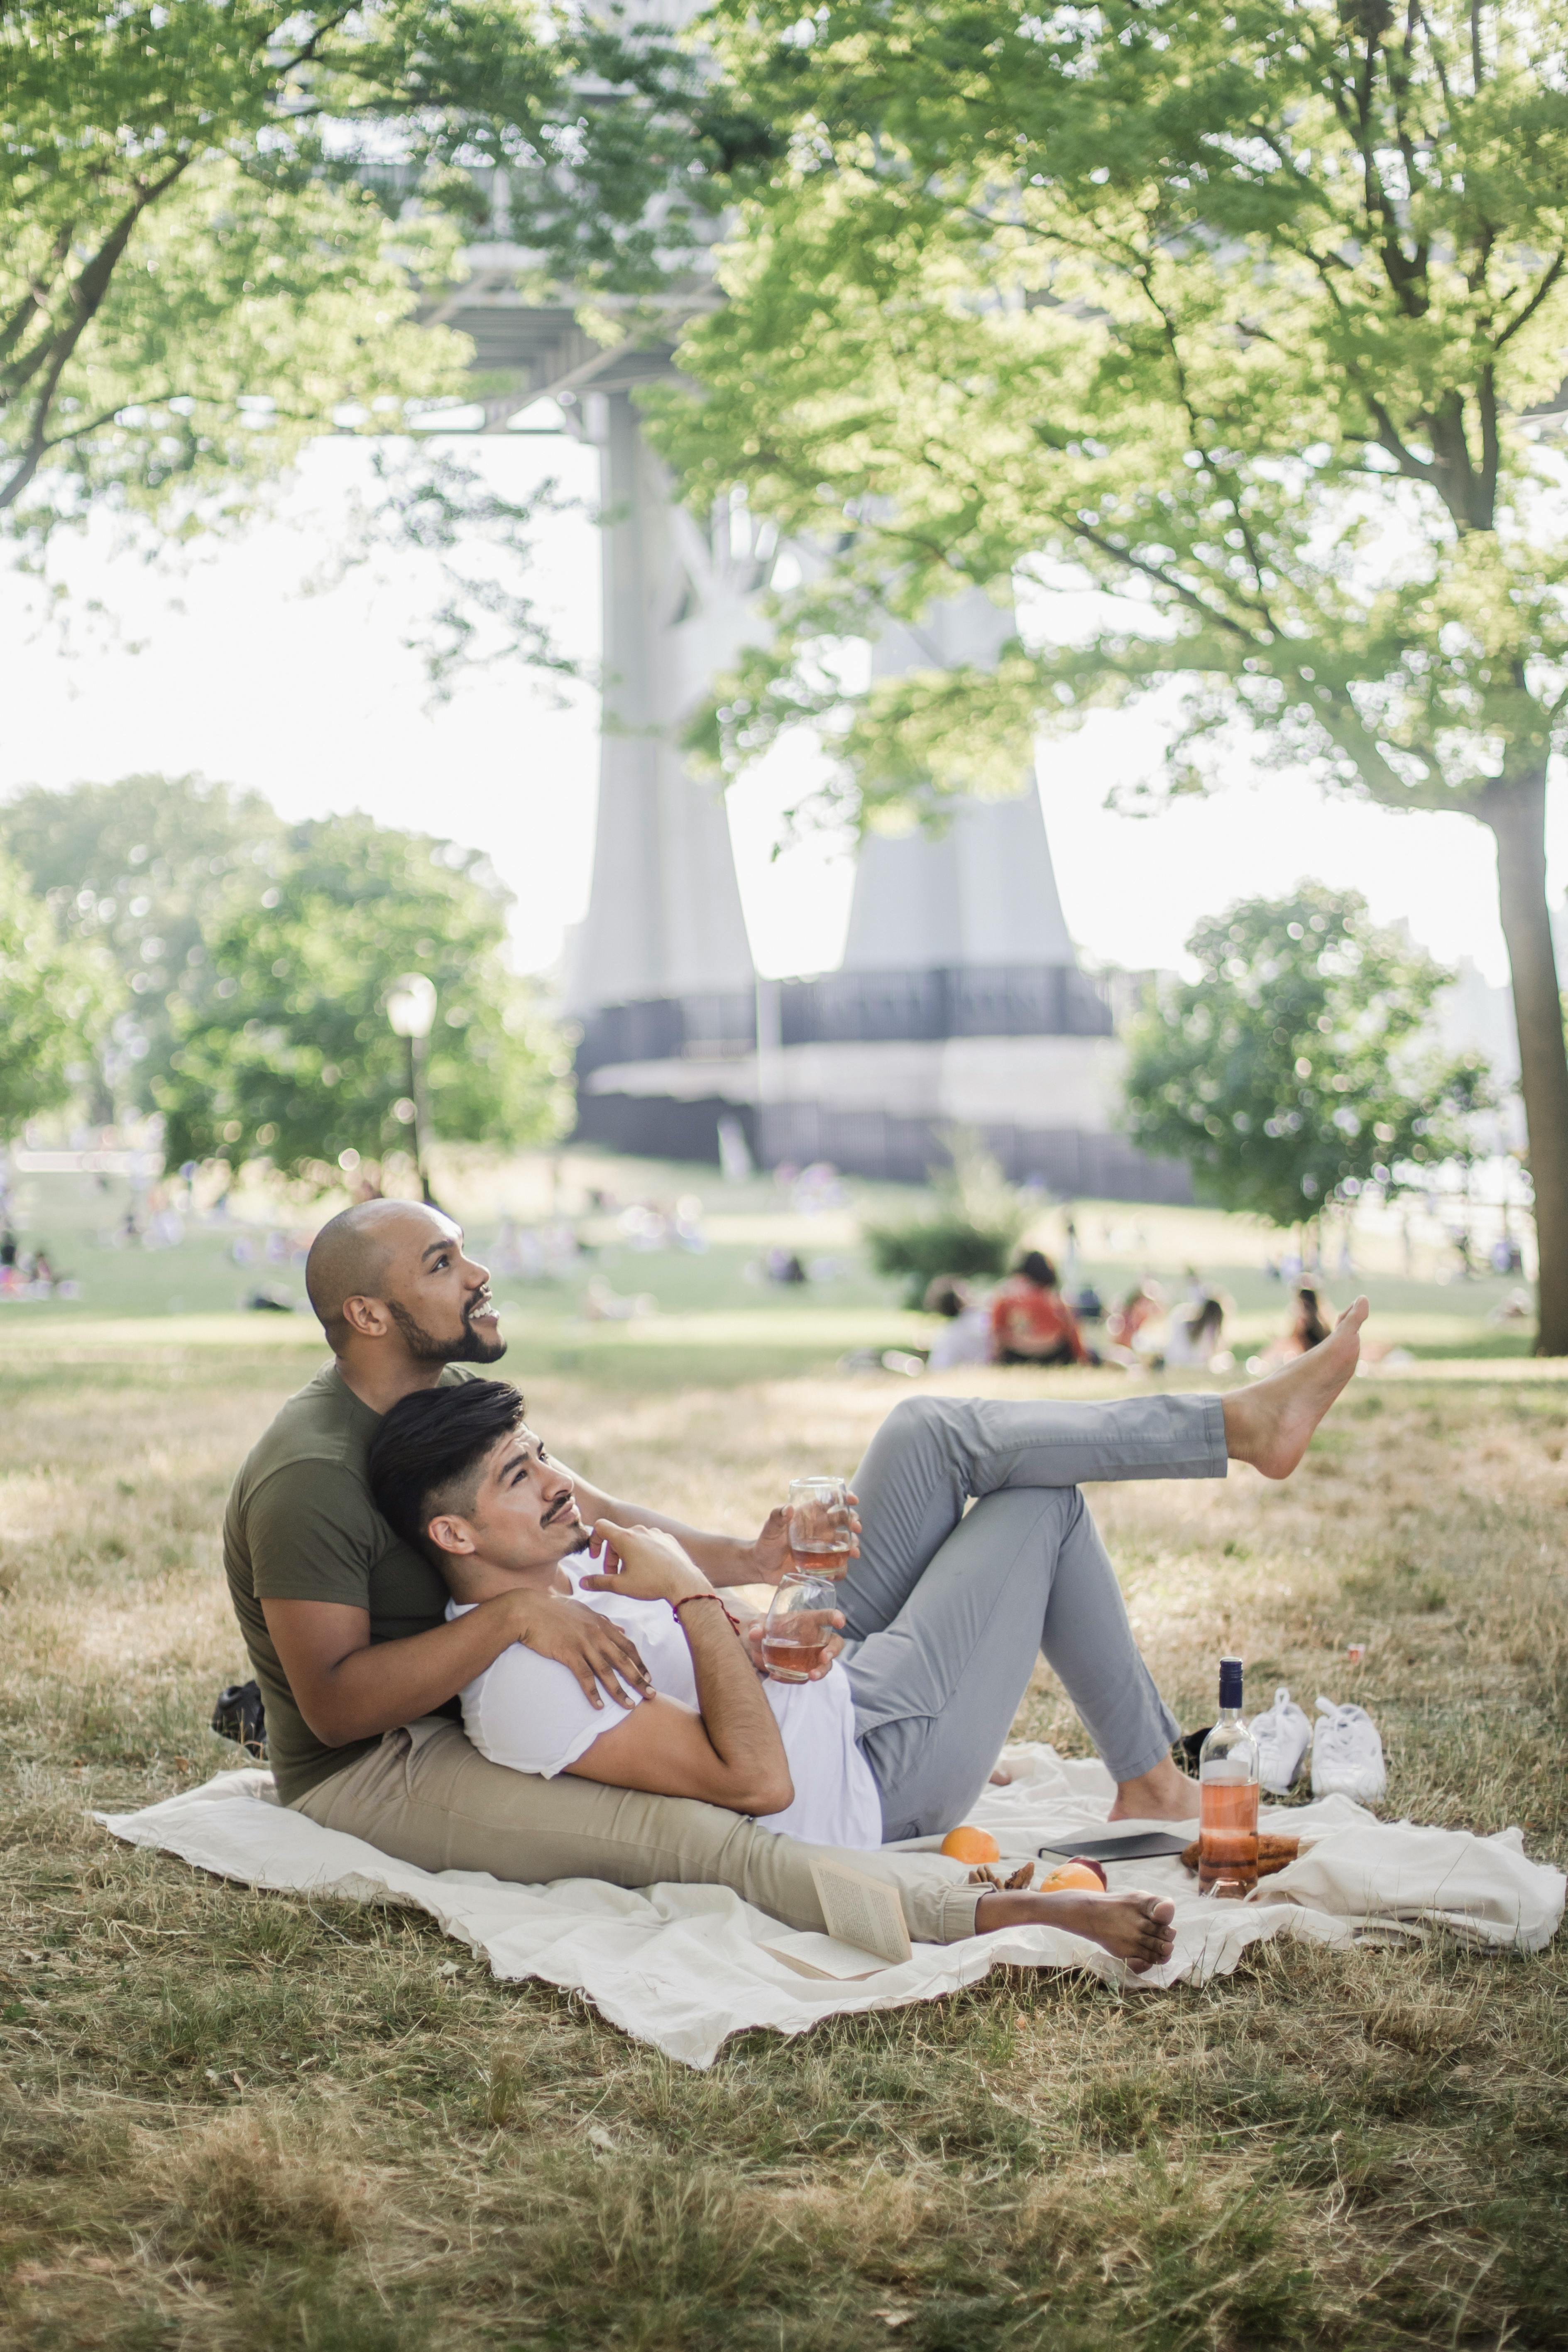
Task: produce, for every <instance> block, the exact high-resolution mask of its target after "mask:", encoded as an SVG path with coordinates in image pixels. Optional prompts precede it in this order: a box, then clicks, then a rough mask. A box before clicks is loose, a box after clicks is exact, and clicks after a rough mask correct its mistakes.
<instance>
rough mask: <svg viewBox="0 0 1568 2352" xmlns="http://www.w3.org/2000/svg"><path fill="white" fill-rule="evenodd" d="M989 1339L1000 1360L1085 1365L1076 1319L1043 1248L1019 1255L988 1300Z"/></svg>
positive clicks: (1087, 1359)
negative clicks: (1011, 1268)
mask: <svg viewBox="0 0 1568 2352" xmlns="http://www.w3.org/2000/svg"><path fill="white" fill-rule="evenodd" d="M991 1344H992V1349H993V1352H994V1359H995V1360H996V1362H997V1363H999V1364H1088V1363H1091V1362H1092V1361H1093V1360H1094V1359H1093V1358H1092V1357H1091V1356H1090V1354H1089V1349H1087V1348H1086V1347H1085V1346H1084V1343H1083V1334H1082V1333H1081V1332H1080V1331H1079V1328H1078V1318H1077V1316H1076V1315H1075V1314H1074V1313H1073V1311H1072V1308H1071V1307H1069V1306H1068V1303H1067V1300H1066V1299H1065V1298H1064V1297H1062V1294H1061V1286H1060V1285H1059V1284H1058V1280H1057V1270H1056V1267H1055V1266H1054V1265H1052V1264H1051V1262H1050V1259H1049V1258H1048V1257H1047V1256H1046V1255H1045V1253H1044V1252H1043V1251H1042V1250H1029V1251H1028V1252H1027V1253H1026V1255H1025V1256H1024V1257H1022V1258H1021V1259H1020V1260H1019V1263H1018V1269H1017V1272H1016V1274H1011V1275H1009V1276H1008V1277H1007V1279H1006V1281H1005V1283H1003V1284H1002V1286H1001V1287H1000V1288H999V1289H998V1291H997V1293H996V1296H995V1297H994V1299H993V1300H992V1302H991Z"/></svg>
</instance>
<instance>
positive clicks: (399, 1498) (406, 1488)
mask: <svg viewBox="0 0 1568 2352" xmlns="http://www.w3.org/2000/svg"><path fill="white" fill-rule="evenodd" d="M527 1411H528V1407H527V1405H526V1403H525V1402H524V1401H523V1399H522V1397H521V1394H520V1393H519V1391H517V1390H516V1389H514V1388H513V1387H512V1385H511V1382H510V1381H453V1382H452V1383H451V1384H450V1386H448V1387H445V1388H434V1389H416V1391H415V1392H414V1394H413V1395H412V1396H405V1397H403V1398H400V1399H399V1401H398V1402H397V1403H396V1404H395V1405H394V1406H393V1408H392V1411H391V1412H388V1413H385V1414H384V1415H383V1417H382V1423H381V1427H380V1428H379V1429H378V1430H377V1431H376V1433H375V1435H374V1437H373V1438H372V1440H371V1443H370V1464H369V1469H370V1491H371V1494H372V1496H374V1500H375V1507H376V1509H377V1510H378V1511H379V1512H380V1513H381V1516H382V1517H383V1518H384V1520H385V1521H386V1522H387V1525H388V1526H389V1527H390V1528H392V1530H393V1532H394V1534H395V1535H400V1536H401V1537H402V1538H403V1540H404V1542H405V1543H409V1544H412V1545H413V1546H414V1548H415V1549H416V1551H421V1552H424V1553H425V1554H426V1557H427V1558H428V1557H429V1555H430V1550H431V1547H430V1544H429V1541H428V1539H427V1538H426V1532H425V1531H426V1528H428V1526H429V1524H430V1522H431V1520H432V1519H433V1518H435V1517H436V1516H437V1513H439V1512H441V1511H462V1512H468V1511H471V1510H472V1509H473V1507H474V1497H475V1496H476V1495H477V1494H478V1492H479V1471H480V1468H481V1467H482V1465H483V1464H484V1461H485V1458H486V1456H487V1455H488V1454H489V1453H491V1451H492V1450H493V1449H494V1447H495V1446H496V1445H497V1444H499V1442H500V1439H501V1438H503V1437H507V1436H510V1433H511V1432H512V1431H513V1430H514V1429H515V1428H516V1427H517V1426H518V1424H519V1423H520V1422H521V1420H522V1418H523V1416H524V1414H525V1413H526V1412H527Z"/></svg>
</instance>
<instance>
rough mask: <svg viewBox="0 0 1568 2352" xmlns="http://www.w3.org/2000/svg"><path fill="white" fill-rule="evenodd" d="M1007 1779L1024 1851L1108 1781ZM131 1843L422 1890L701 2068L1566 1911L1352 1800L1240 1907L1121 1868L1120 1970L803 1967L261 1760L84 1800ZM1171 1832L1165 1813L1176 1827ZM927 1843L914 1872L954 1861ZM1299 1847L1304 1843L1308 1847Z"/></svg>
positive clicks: (724, 1904)
mask: <svg viewBox="0 0 1568 2352" xmlns="http://www.w3.org/2000/svg"><path fill="white" fill-rule="evenodd" d="M1003 1760H1004V1761H1005V1763H1006V1765H1007V1766H1008V1767H1009V1769H1011V1770H1012V1772H1013V1774H1014V1776H1015V1777H1014V1780H1013V1782H1012V1785H1011V1786H1010V1787H1008V1788H1005V1789H988V1790H986V1791H985V1794H984V1796H983V1797H982V1798H981V1799H980V1800H979V1801H977V1803H976V1804H975V1806H974V1808H973V1814H972V1816H971V1818H972V1819H973V1821H974V1822H976V1823H978V1824H981V1825H983V1826H984V1827H985V1828H988V1829H989V1830H990V1831H991V1832H992V1834H993V1836H994V1838H995V1840H996V1842H997V1844H998V1845H999V1846H1000V1847H1001V1849H1002V1853H1003V1855H1004V1857H1012V1858H1016V1859H1020V1860H1021V1859H1023V1858H1025V1857H1028V1858H1030V1859H1033V1857H1034V1855H1035V1853H1036V1852H1037V1848H1038V1847H1039V1845H1040V1843H1041V1841H1042V1838H1043V1837H1044V1836H1045V1835H1047V1834H1049V1835H1050V1836H1051V1837H1052V1838H1053V1840H1055V1839H1056V1838H1057V1837H1058V1832H1062V1831H1070V1830H1077V1831H1079V1832H1082V1833H1084V1834H1086V1835H1087V1834H1089V1832H1092V1831H1094V1830H1097V1829H1102V1828H1103V1826H1104V1823H1105V1819H1106V1815H1107V1813H1108V1812H1109V1810H1110V1798H1111V1782H1110V1776H1109V1774H1108V1773H1107V1772H1106V1771H1105V1769H1104V1768H1103V1766H1101V1765H1100V1764H1099V1763H1096V1762H1093V1761H1089V1762H1083V1761H1068V1760H1065V1759H1062V1758H1060V1757H1058V1755H1057V1754H1056V1753H1055V1751H1054V1750H1053V1749H1052V1748H1046V1747H1040V1746H1034V1745H1031V1746H1025V1747H1017V1748H1009V1749H1007V1751H1006V1753H1005V1758H1004V1759H1003ZM95 1818H96V1819H97V1820H99V1821H100V1822H102V1823H103V1825H104V1826H105V1828H107V1829H109V1830H110V1831H111V1832H113V1834H114V1835H115V1836H116V1837H118V1838H123V1839H125V1840H126V1841H127V1843H130V1844H132V1845H146V1846H155V1847H157V1848H159V1849H160V1850H161V1851H162V1852H163V1853H174V1854H178V1855H180V1856H181V1858H182V1859H183V1860H184V1861H186V1862H189V1863H194V1864H196V1865H197V1867H198V1868H200V1869H203V1870H210V1871H214V1872H216V1873H217V1874H219V1875H220V1876H222V1877H225V1878H232V1879H237V1880H238V1881H240V1882H241V1883H242V1884H243V1885H247V1886H258V1887H278V1888H284V1889H289V1890H290V1891H293V1892H296V1893H300V1894H310V1895H339V1896H342V1897H343V1898H345V1899H347V1900H349V1901H352V1902H362V1903H379V1902H400V1903H413V1904H416V1905H417V1906H419V1907H420V1909H422V1910H425V1911H427V1912H429V1913H430V1915H431V1916H432V1917H434V1918H435V1919H437V1920H438V1921H439V1923H440V1925H441V1927H443V1928H444V1929H445V1930H446V1932H447V1935H449V1936H452V1937H457V1938H458V1940H459V1941H460V1942H462V1943H465V1944H467V1945H468V1947H469V1948H471V1949H472V1950H473V1951H475V1952H478V1953H481V1954H482V1955H483V1956H484V1958H486V1959H487V1960H488V1961H489V1966H490V1969H491V1971H492V1973H493V1974H494V1975H495V1976H496V1977H498V1978H500V1979H502V1980H503V1981H505V1982H509V1983H510V1982H517V1981H519V1980H520V1979H524V1978H528V1977H542V1978H543V1979H545V1981H546V1982H547V1983H550V1984H556V1985H562V1986H566V1987H569V1988H572V1989H574V1990H578V1991H581V1992H584V1993H585V1994H586V1995H587V1997H588V1999H589V2000H591V2001H592V2002H593V2003H594V2005H595V2008H596V2009H597V2010H598V2011H600V2013H601V2014H602V2015H603V2016H605V2017H606V2018H608V2019H609V2020H610V2021H611V2022H612V2023H614V2024H616V2025H618V2026H621V2027H622V2028H624V2030H625V2031H626V2032H628V2033H632V2034H636V2035H637V2037H638V2038H639V2039H640V2040H642V2041H644V2042H652V2043H654V2045H655V2046H656V2047H657V2048H658V2049H660V2050H663V2051H665V2052H667V2053H668V2054H669V2056H671V2057H672V2058H679V2059H683V2060H685V2061H686V2063H688V2064H689V2065H693V2066H708V2065H710V2064H711V2063H712V2062H713V2060H714V2058H715V2057H716V2056H717V2054H718V2052H719V2050H720V2047H721V2044H722V2043H723V2042H724V2041H725V2039H726V2037H727V2036H728V2035H730V2034H731V2033H739V2032H744V2031H745V2030H747V2029H748V2028H750V2027H753V2026H759V2025H766V2026H772V2027H773V2028H774V2029H775V2031H777V2032H780V2033H804V2032H806V2031H807V2030H808V2029H809V2028H810V2027H811V2026H813V2025H816V2023H817V2022H818V2021H820V2020H821V2019H822V2018H824V2017H829V2016H832V2015H835V2014H837V2013H841V2012H844V2011H858V2010H866V2009H899V2008H903V2007H905V2006H907V2005H908V2004H909V2003H910V2002H911V2001H916V2000H931V1999H933V1998H935V1997H936V1996H937V1995H939V1994H942V1993H947V1992H953V1991H956V1990H958V1988H959V1987H960V1986H962V1985H968V1984H973V1983H974V1981H975V1980H976V1979H977V1978H980V1977H983V1976H984V1975H985V1974H986V1973H987V1971H988V1970H989V1969H993V1968H995V1967H998V1966H1001V1965H1009V1966H1012V1967H1017V1968H1081V1969H1093V1970H1094V1971H1095V1972H1096V1973H1097V1974H1098V1975H1100V1976H1102V1977H1104V1978H1107V1979H1110V1981H1111V1982H1125V1983H1126V1985H1127V1986H1128V1987H1129V1989H1131V1988H1138V1989H1140V1990H1157V1989H1158V1988H1160V1987H1161V1986H1163V1985H1170V1984H1177V1983H1180V1982H1181V1981H1182V1980H1183V1979H1184V1978H1189V1977H1190V1978H1193V1979H1195V1980H1197V1981H1198V1982H1203V1981H1204V1980H1205V1979H1208V1978H1210V1977H1212V1976H1215V1975H1228V1974H1229V1972H1230V1971H1231V1970H1232V1969H1234V1968H1235V1967H1236V1965H1237V1961H1238V1959H1239V1958H1240V1957H1241V1955H1242V1953H1243V1952H1244V1951H1245V1950H1246V1948H1247V1946H1248V1945H1249V1944H1254V1943H1258V1942H1261V1941H1263V1940H1265V1939H1266V1938H1267V1937H1271V1936H1281V1935H1291V1936H1305V1937H1310V1938H1311V1939H1312V1940H1313V1941H1314V1942H1318V1943H1324V1944H1338V1945H1349V1944H1352V1943H1354V1942H1356V1941H1358V1940H1360V1939H1363V1938H1364V1937H1367V1936H1369V1935H1372V1936H1380V1937H1386V1936H1394V1937H1400V1936H1415V1937H1419V1936H1422V1935H1425V1934H1426V1933H1427V1932H1429V1930H1430V1929H1431V1928H1432V1927H1435V1926H1442V1927H1447V1928H1450V1929H1452V1930H1453V1931H1454V1932H1455V1933H1457V1934H1458V1935H1460V1936H1463V1937H1466V1938H1467V1939H1468V1940H1469V1941H1470V1942H1472V1943H1475V1944H1478V1945H1481V1946H1484V1947H1488V1948H1492V1949H1496V1950H1503V1949H1512V1950H1516V1951H1526V1952H1534V1951H1540V1950H1541V1949H1542V1947H1543V1946H1544V1945H1546V1944H1548V1943H1549V1942H1550V1941H1551V1939H1552V1936H1553V1934H1554V1933H1555V1932H1556V1929H1557V1927H1558V1923H1559V1922H1560V1920H1561V1919H1562V1916H1563V1893H1564V1882H1563V1873H1562V1872H1561V1871H1559V1870H1553V1869H1551V1868H1549V1867H1548V1866H1547V1865H1545V1864H1542V1863H1535V1862H1531V1861H1529V1860H1527V1859H1526V1856H1525V1853H1524V1842H1523V1839H1522V1836H1521V1832H1519V1831H1518V1830H1512V1829H1510V1830H1504V1831H1502V1832H1500V1833H1499V1834H1498V1835H1497V1836H1495V1837H1485V1838H1483V1837H1474V1836H1472V1835H1471V1834H1470V1832H1468V1831H1466V1830H1434V1829H1417V1828H1413V1827H1412V1826H1411V1824H1410V1823H1409V1822H1394V1823H1388V1822H1379V1821H1377V1820H1376V1819H1375V1818H1374V1817H1373V1814H1371V1813H1369V1812H1367V1811H1365V1810H1364V1809H1363V1807H1362V1806H1360V1805H1356V1804H1353V1803H1352V1801H1350V1799H1349V1798H1347V1797H1330V1798H1327V1799H1325V1800H1324V1801H1322V1802H1321V1803H1320V1804H1313V1805H1308V1806H1301V1807H1291V1808H1289V1809H1281V1808H1273V1809H1268V1808H1266V1809H1265V1820H1266V1821H1268V1822H1272V1823H1273V1824H1274V1825H1275V1826H1277V1827H1279V1828H1280V1829H1283V1830H1286V1831H1288V1832H1289V1834H1291V1835H1292V1836H1299V1837H1300V1839H1301V1841H1302V1845H1303V1851H1302V1853H1301V1855H1300V1859H1299V1860H1297V1861H1296V1862H1294V1863H1292V1864H1290V1866H1289V1869H1287V1870H1284V1871H1282V1872H1281V1873H1280V1874H1279V1875H1278V1876H1277V1877H1274V1878H1271V1879H1268V1880H1266V1881H1265V1882H1264V1884H1263V1885H1262V1886H1261V1887H1260V1888H1259V1889H1258V1896H1257V1897H1256V1898H1254V1900H1252V1901H1251V1902H1248V1903H1212V1902H1202V1901H1200V1900H1199V1899H1198V1895H1197V1892H1196V1887H1195V1883H1194V1879H1193V1877H1192V1875H1191V1874H1190V1873H1189V1872H1188V1871H1186V1870H1185V1869H1184V1868H1183V1866H1182V1864H1181V1863H1180V1861H1178V1860H1177V1859H1176V1858H1175V1857H1174V1856H1170V1857H1168V1858H1166V1859H1163V1860H1159V1861H1152V1862H1132V1863H1121V1864H1113V1865H1112V1866H1111V1871H1110V1878H1111V1884H1112V1886H1116V1885H1126V1886H1146V1887H1149V1888H1151V1889H1152V1890H1154V1891H1157V1892H1158V1893H1160V1894H1165V1895H1171V1896H1173V1898H1174V1901H1175V1905H1176V1948H1175V1950H1174V1952H1173V1955H1172V1958H1170V1960H1169V1961H1168V1962H1167V1963H1166V1964H1165V1966H1164V1967H1163V1968H1161V1969H1151V1970H1150V1971H1149V1972H1148V1974H1147V1975H1145V1976H1142V1977H1132V1976H1129V1975H1127V1973H1126V1971H1125V1970H1124V1969H1123V1967H1122V1964H1121V1962H1120V1961H1118V1960H1113V1959H1112V1958H1110V1955H1109V1954H1108V1953H1106V1952H1102V1951H1101V1950H1100V1948H1099V1946H1098V1945H1095V1944H1089V1943H1085V1942H1084V1941H1083V1939H1082V1938H1081V1937H1078V1936H1068V1935H1064V1934H1062V1933H1060V1932H1059V1931H1058V1930H1057V1929H1055V1928H1050V1927H1020V1928H1014V1929H1010V1930H1008V1931H1007V1932H1006V1933H1005V1934H1001V1935H994V1936H976V1937H971V1938H970V1939H969V1940H968V1941H967V1942H965V1943H962V1944H917V1945H916V1946H915V1948H914V1956H913V1958H911V1959H910V1960H908V1961H906V1962H904V1963H903V1965H902V1966H901V1967H897V1968H889V1969H881V1970H879V1973H878V1974H876V1975H875V1976H872V1977H869V1978H867V1979H861V1980H859V1981H855V1982H838V1983H835V1982H830V1981H826V1980H823V1981H821V1982H818V1981H816V1980H813V1979H806V1978H805V1977H802V1976H800V1975H799V1974H797V1973H796V1972H795V1970H794V1969H791V1968H789V1967H788V1966H787V1965H786V1964H785V1963H784V1961H783V1960H780V1959H776V1958H774V1957H773V1954H772V1953H771V1952H769V1951H768V1950H767V1949H766V1946H767V1944H768V1943H769V1941H770V1940H773V1939H775V1938H776V1937H778V1935H779V1932H780V1931H779V1927H778V1923H777V1922H776V1921H775V1920H773V1919H770V1918H768V1916H766V1915H765V1913H763V1912H761V1911H757V1910H754V1909H753V1908H752V1906H751V1905H750V1904H747V1903H743V1902H742V1900H741V1898H740V1897H739V1895H731V1893H730V1892H729V1891H728V1890H727V1889H726V1888H724V1887H719V1886H673V1885H658V1886H650V1887H647V1888H646V1889H644V1890H643V1891H642V1892H640V1893H636V1894H633V1893H629V1892H627V1891H626V1890H625V1889H623V1888H621V1887H616V1886H606V1885H604V1884H603V1883H602V1882H601V1881H599V1880H596V1879H585V1878H566V1879H557V1880H556V1881H554V1882H553V1883H552V1885H547V1886H520V1885H513V1884H511V1883H510V1882H509V1881H505V1880H502V1879H497V1878H491V1877H490V1876H489V1874H488V1873H485V1872H482V1871H462V1870H445V1871H440V1872H430V1871H425V1870H416V1869H415V1868H414V1867H413V1866H412V1865H411V1864H407V1863H402V1862H395V1861H393V1860H392V1859H391V1857H390V1856H389V1855H386V1854H384V1853H379V1852H378V1851H377V1849H376V1848H375V1847H374V1846H371V1845H366V1844H365V1843H363V1841H362V1840H361V1839H358V1838H353V1837H348V1836H345V1835H344V1834H343V1833H342V1832H341V1831H338V1830H324V1829H321V1828H319V1827H318V1826H317V1824H316V1823H315V1822H312V1821H309V1820H307V1818H306V1817H305V1815H304V1814H303V1813H295V1812H290V1811H288V1810H287V1808H285V1807H283V1806H280V1805H279V1803H278V1801H277V1799H276V1796H275V1794H274V1792H273V1787H272V1777H271V1775H270V1773H268V1772H260V1771H253V1770H247V1771H235V1772H220V1773H219V1774H218V1775H217V1777H216V1780H209V1781H208V1782H207V1783H206V1784H205V1787H204V1788H200V1789H190V1790H185V1791H184V1793H183V1794H182V1795H180V1796H177V1797H169V1798H166V1799H165V1800H164V1801H163V1803H162V1804H159V1805H149V1806H148V1807H147V1808H146V1809H145V1811H142V1812H138V1813H100V1814H98V1815H96V1816H95ZM1167 1826H1168V1825H1167ZM931 1843H934V1841H924V1842H917V1843H916V1844H915V1846H914V1847H913V1848H907V1849H902V1851H905V1852H907V1853H909V1856H910V1861H909V1867H910V1869H911V1870H913V1869H919V1870H922V1871H925V1870H930V1871H934V1872H939V1873H941V1874H944V1875H946V1876H949V1877H963V1876H964V1875H966V1873H965V1872H964V1870H963V1865H962V1864H958V1863H953V1862H949V1861H947V1860H946V1859H944V1858H943V1857H942V1855H940V1854H937V1853H931V1852H928V1851H926V1850H925V1848H926V1846H927V1845H929V1844H931ZM1309 1846H1310V1850H1308V1849H1309Z"/></svg>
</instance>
